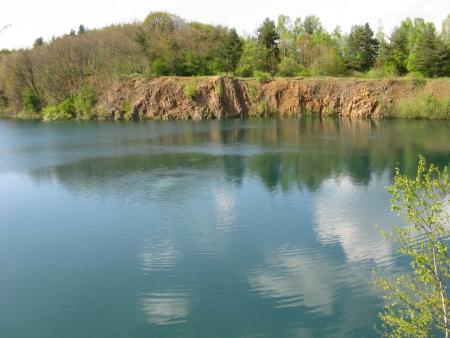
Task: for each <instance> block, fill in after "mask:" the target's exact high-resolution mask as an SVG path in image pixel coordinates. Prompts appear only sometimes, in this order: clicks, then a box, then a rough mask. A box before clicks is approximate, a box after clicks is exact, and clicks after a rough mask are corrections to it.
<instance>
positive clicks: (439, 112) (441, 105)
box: [389, 93, 450, 120]
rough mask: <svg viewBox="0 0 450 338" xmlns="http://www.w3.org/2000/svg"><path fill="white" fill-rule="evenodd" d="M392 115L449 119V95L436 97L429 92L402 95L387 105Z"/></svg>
mask: <svg viewBox="0 0 450 338" xmlns="http://www.w3.org/2000/svg"><path fill="white" fill-rule="evenodd" d="M389 110H390V112H389V114H390V116H392V117H401V118H412V119H440V120H445V119H450V94H449V97H444V98H437V97H435V96H433V95H431V94H430V93H422V94H420V95H418V96H412V97H403V98H401V99H400V100H399V101H398V102H396V103H394V104H393V105H392V107H389Z"/></svg>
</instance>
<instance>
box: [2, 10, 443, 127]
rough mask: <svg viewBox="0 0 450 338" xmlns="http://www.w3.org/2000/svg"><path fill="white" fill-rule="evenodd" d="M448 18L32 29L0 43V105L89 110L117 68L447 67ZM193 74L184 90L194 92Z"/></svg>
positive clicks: (247, 71)
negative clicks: (246, 26)
mask: <svg viewBox="0 0 450 338" xmlns="http://www.w3.org/2000/svg"><path fill="white" fill-rule="evenodd" d="M449 26H450V16H449V17H448V18H447V19H446V20H445V21H444V24H443V27H442V31H441V32H440V33H438V32H437V30H436V29H435V27H434V25H433V24H432V23H427V22H425V21H424V20H423V19H421V18H416V19H414V20H411V19H406V20H404V21H403V22H401V24H400V25H399V26H398V27H396V28H395V29H394V30H393V31H392V33H391V34H390V35H389V36H387V35H386V34H385V33H384V32H383V30H382V28H379V29H378V31H377V33H374V31H373V30H372V28H371V27H370V26H369V25H368V24H362V25H355V26H353V27H352V29H351V31H350V32H349V33H348V34H343V33H342V32H341V30H340V29H339V27H336V29H334V30H333V31H332V32H327V31H326V30H325V29H324V28H323V26H322V24H321V22H320V19H319V18H318V17H316V16H307V17H305V18H303V19H302V18H296V19H295V20H291V19H290V18H289V17H288V16H284V15H281V16H279V17H278V19H277V21H276V22H274V21H272V20H270V19H266V20H265V21H264V22H263V23H262V24H261V26H260V27H259V28H258V30H257V31H256V32H255V34H254V35H250V36H245V37H242V36H239V35H238V34H237V32H236V30H235V29H230V28H227V27H223V26H214V25H207V24H202V23H198V22H187V21H186V20H184V19H182V18H180V17H178V16H176V15H173V14H170V13H165V12H155V13H151V14H149V15H148V16H147V18H146V19H145V20H144V21H143V22H136V23H131V24H122V25H113V26H110V27H105V28H103V29H97V30H88V29H86V28H85V27H84V26H82V25H81V26H80V27H79V29H78V31H77V32H75V31H71V32H70V34H68V35H65V36H62V37H58V38H53V39H52V40H51V41H48V42H46V41H44V40H43V39H42V38H37V39H36V41H35V43H34V46H33V48H30V49H21V50H15V51H8V50H2V51H0V111H2V110H3V111H4V110H7V111H10V112H26V113H28V114H30V115H36V114H37V115H39V116H42V117H43V118H45V119H49V120H50V119H65V118H74V117H77V118H90V117H94V116H96V115H99V114H101V112H95V111H93V107H94V106H95V101H96V99H97V97H98V96H99V95H100V94H101V93H103V92H104V91H105V89H106V88H108V87H109V86H110V84H111V83H112V81H114V80H115V79H117V78H120V77H124V76H126V77H137V76H142V77H153V76H162V75H173V76H206V75H224V74H233V75H237V76H239V77H244V78H247V77H254V78H256V79H258V81H260V82H268V81H270V80H271V78H272V77H273V76H281V77H294V76H301V77H305V76H353V77H355V76H356V77H364V78H380V77H385V76H403V75H408V74H418V75H419V76H420V77H421V78H424V77H437V76H449V75H450V30H449V28H448V27H449ZM194 82H195V80H194V81H193V83H194ZM193 83H189V85H188V86H187V87H188V88H186V90H185V94H186V96H188V97H195V88H194V87H195V86H194V85H193ZM86 88H90V92H89V93H88V92H86ZM77 100H78V101H80V100H81V101H83V102H84V103H82V102H78V103H77ZM87 107H89V108H90V111H87ZM401 115H403V114H399V116H401ZM440 115H442V114H440Z"/></svg>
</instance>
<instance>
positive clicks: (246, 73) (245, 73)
mask: <svg viewBox="0 0 450 338" xmlns="http://www.w3.org/2000/svg"><path fill="white" fill-rule="evenodd" d="M253 68H254V67H253V66H251V65H248V64H242V65H239V66H238V67H237V68H236V74H237V75H238V76H242V77H251V76H252V75H253Z"/></svg>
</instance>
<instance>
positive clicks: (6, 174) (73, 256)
mask: <svg viewBox="0 0 450 338" xmlns="http://www.w3.org/2000/svg"><path fill="white" fill-rule="evenodd" d="M449 140H450V123H449V122H442V121H439V122H429V121H384V120H380V121H371V120H346V119H343V120H335V119H325V120H319V119H317V120H316V119H304V120H246V121H241V120H230V121H203V122H193V121H184V122H181V121H173V122H167V121H164V122H163V121H161V122H139V123H132V122H129V123H95V122H88V123H77V122H69V123H48V124H46V123H40V122H11V121H0V336H1V337H8V338H15V337H42V338H53V337H54V338H59V337H74V338H75V337H85V338H89V337H111V338H113V337H138V338H139V337H326V336H333V337H339V336H345V337H361V336H365V337H369V336H375V335H376V334H375V331H374V329H373V327H374V325H376V324H377V318H376V316H377V312H378V311H379V310H380V308H381V306H382V300H381V298H380V296H379V295H378V294H377V292H376V291H375V290H373V289H371V288H370V287H369V286H368V281H369V279H370V276H371V273H372V271H373V270H381V271H383V272H385V273H393V272H394V271H396V270H397V269H399V268H401V267H402V262H401V260H399V259H398V257H397V256H396V255H395V253H394V252H393V248H392V246H391V245H390V244H389V243H386V242H384V241H383V240H382V239H380V237H379V235H378V234H377V232H376V230H375V229H374V227H373V225H374V224H375V223H378V224H381V225H386V224H392V223H394V222H398V219H397V218H396V217H394V215H392V214H390V213H389V195H388V194H387V193H386V191H385V186H386V185H388V184H389V183H390V182H391V180H392V173H393V168H394V167H395V166H400V168H401V169H402V170H404V171H405V172H407V173H408V174H410V175H413V174H414V171H415V168H416V165H417V156H418V154H419V153H421V154H424V155H425V156H426V157H427V159H429V160H430V161H432V162H434V163H437V164H439V165H443V164H445V163H448V162H449V160H450V142H449Z"/></svg>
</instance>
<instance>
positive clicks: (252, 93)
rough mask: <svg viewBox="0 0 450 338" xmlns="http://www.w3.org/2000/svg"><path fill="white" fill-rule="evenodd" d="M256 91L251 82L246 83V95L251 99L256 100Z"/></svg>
mask: <svg viewBox="0 0 450 338" xmlns="http://www.w3.org/2000/svg"><path fill="white" fill-rule="evenodd" d="M256 91H257V89H256V86H255V84H254V83H253V82H248V86H247V93H248V96H249V97H250V98H251V99H254V98H256V94H257V92H256Z"/></svg>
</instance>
